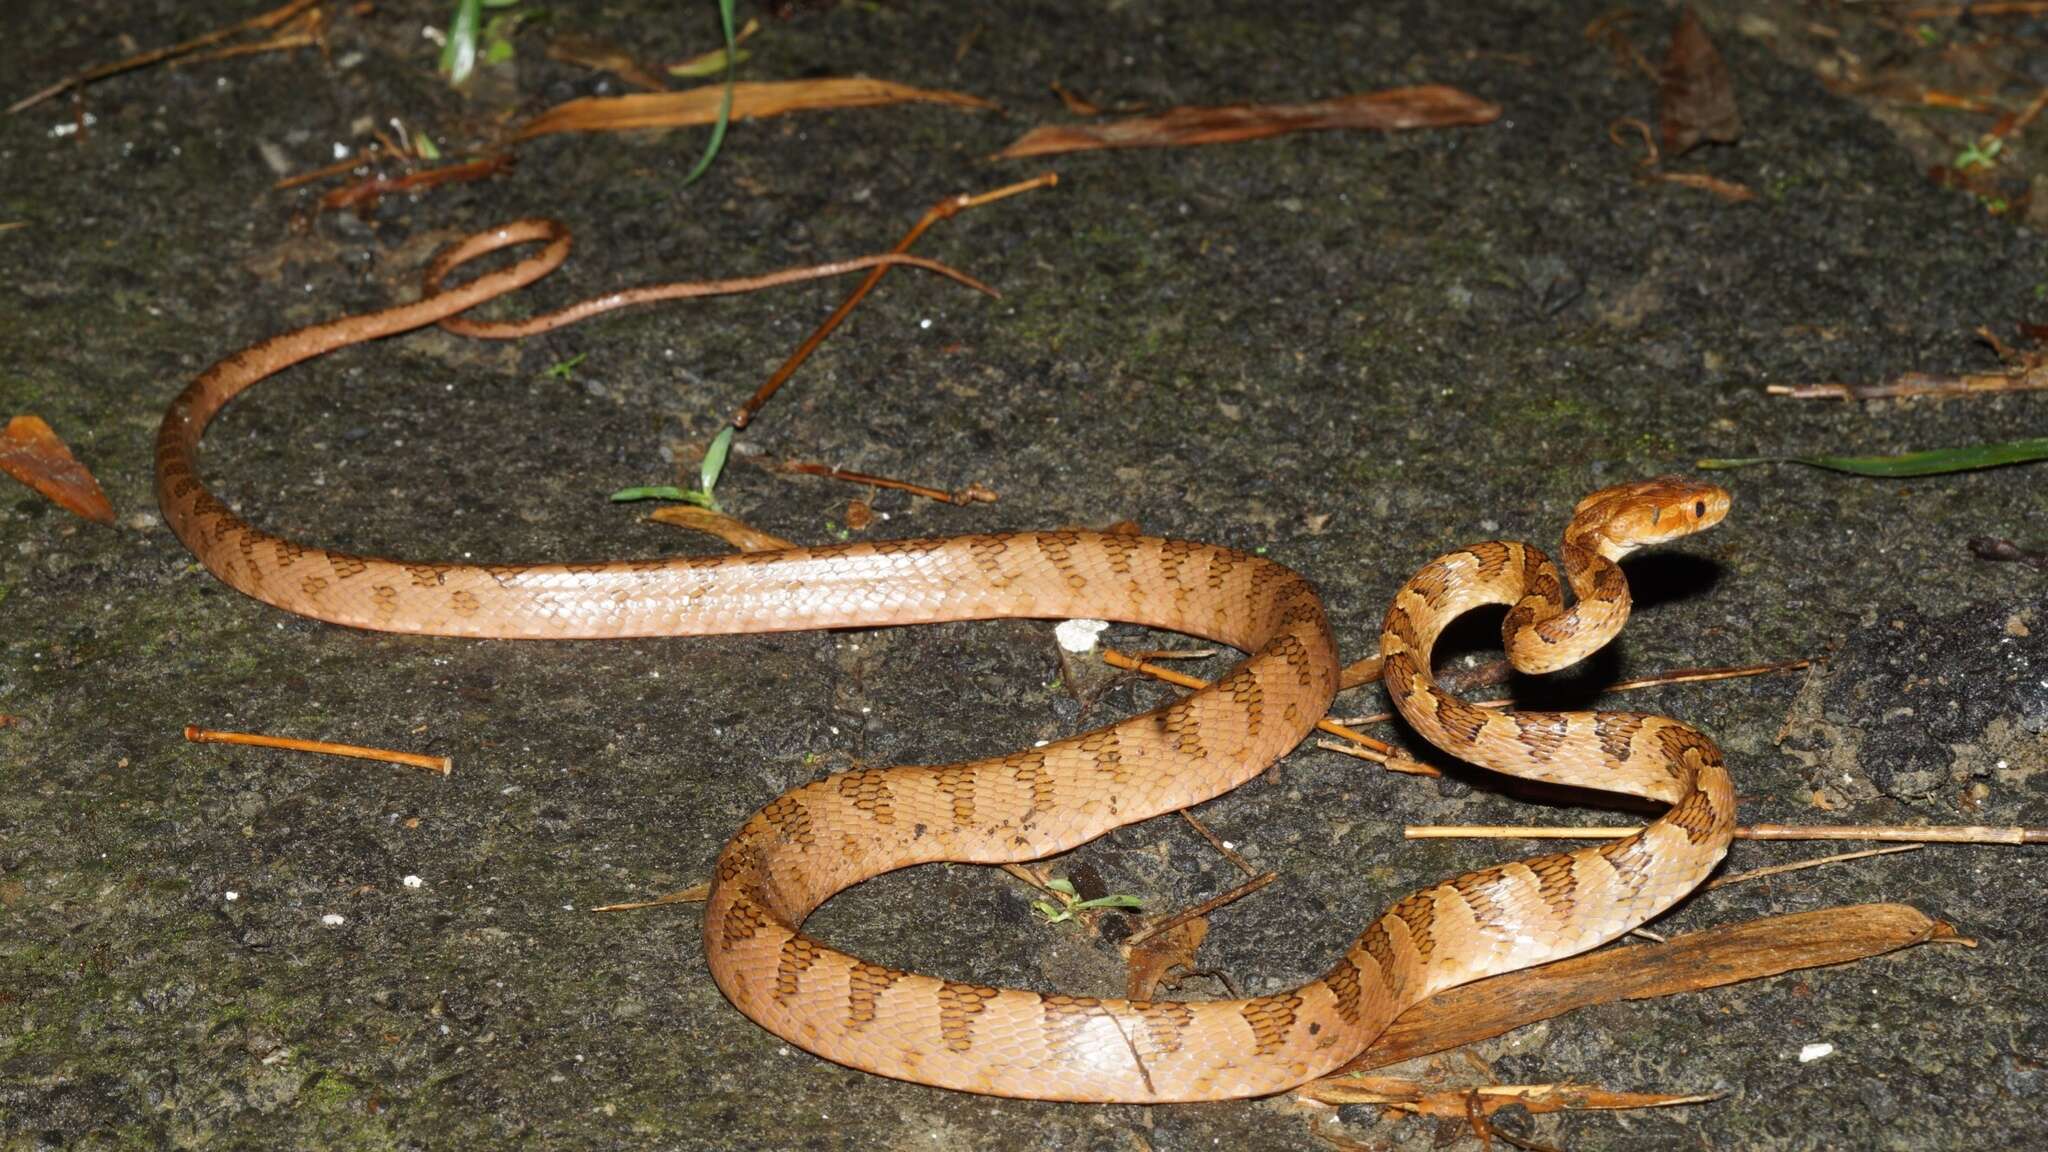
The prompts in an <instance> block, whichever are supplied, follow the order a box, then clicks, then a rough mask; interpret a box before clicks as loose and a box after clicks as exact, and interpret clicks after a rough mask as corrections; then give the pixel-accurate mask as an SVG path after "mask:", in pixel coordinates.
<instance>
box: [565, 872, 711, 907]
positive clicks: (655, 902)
mask: <svg viewBox="0 0 2048 1152" xmlns="http://www.w3.org/2000/svg"><path fill="white" fill-rule="evenodd" d="M709 899H711V881H709V880H705V881H703V882H701V883H697V884H692V885H690V886H689V887H688V888H685V889H683V890H681V891H679V892H670V893H669V894H668V895H666V896H656V897H655V898H654V899H652V900H629V901H627V902H626V903H624V904H600V905H598V906H597V907H595V908H592V909H591V911H592V912H631V911H634V910H636V909H640V908H659V907H661V906H662V905H664V904H702V903H703V902H704V901H706V900H709Z"/></svg>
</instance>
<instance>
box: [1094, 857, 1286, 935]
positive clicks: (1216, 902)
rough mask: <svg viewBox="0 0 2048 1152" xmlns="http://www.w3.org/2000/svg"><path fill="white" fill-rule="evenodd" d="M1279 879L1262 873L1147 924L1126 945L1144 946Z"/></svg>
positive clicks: (1278, 876)
mask: <svg viewBox="0 0 2048 1152" xmlns="http://www.w3.org/2000/svg"><path fill="white" fill-rule="evenodd" d="M1279 878H1280V874H1279V873H1278V872H1261V873H1259V874H1258V875H1257V876H1254V877H1252V878H1251V879H1249V880H1247V881H1245V882H1244V883H1242V884H1239V885H1238V886H1237V887H1235V888H1232V889H1231V890H1230V891H1228V892H1223V893H1219V894H1217V895H1215V896H1211V897H1209V898H1208V899H1207V900H1204V901H1202V902H1201V903H1200V904H1197V905H1195V906H1194V907H1192V908H1183V909H1181V910H1180V911H1178V912H1175V913H1174V914H1173V915H1171V916H1168V917H1167V918H1166V919H1164V920H1161V921H1158V922H1157V923H1153V924H1147V925H1146V926H1145V927H1143V928H1140V929H1138V930H1137V931H1136V932H1133V933H1131V935H1130V938H1129V939H1127V940H1125V941H1124V944H1125V945H1126V946H1127V947H1131V948H1136V947H1137V946H1138V945H1140V944H1143V943H1144V942H1145V941H1147V940H1150V939H1151V938H1153V937H1154V936H1157V935H1159V934H1160V933H1161V932H1166V931H1169V930H1171V929H1174V928H1178V927H1180V926H1181V925H1183V924H1185V923H1187V922H1188V921H1190V920H1196V919H1199V918H1201V917H1203V916H1207V915H1208V914H1209V913H1211V912H1214V911H1215V910H1217V909H1218V908H1221V907H1223V906H1224V905H1225V904H1229V903H1232V902H1234V901H1237V900H1242V899H1244V898H1245V897H1246V896H1249V895H1251V894H1252V893H1254V892H1257V891H1258V890H1259V889H1261V888H1264V887H1265V886H1266V885H1268V884H1271V883H1272V882H1273V881H1275V880H1278V879H1279Z"/></svg>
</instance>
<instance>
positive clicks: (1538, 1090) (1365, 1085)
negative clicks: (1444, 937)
mask: <svg viewBox="0 0 2048 1152" xmlns="http://www.w3.org/2000/svg"><path fill="white" fill-rule="evenodd" d="M1294 1094H1295V1096H1297V1097H1300V1098H1303V1099H1308V1100H1315V1101H1319V1102H1321V1103H1324V1104H1337V1105H1343V1104H1378V1105H1380V1106H1381V1107H1383V1108H1386V1109H1388V1110H1390V1111H1394V1112H1406V1113H1409V1114H1411V1115H1416V1116H1444V1117H1450V1118H1452V1119H1459V1120H1462V1119H1464V1118H1466V1117H1468V1116H1470V1115H1472V1114H1473V1113H1474V1112H1478V1113H1480V1114H1481V1115H1486V1116H1491V1115H1493V1114H1494V1113H1495V1112H1498V1111H1500V1110H1501V1109H1503V1108H1506V1107H1508V1106H1509V1105H1513V1104H1519V1105H1521V1106H1522V1107H1524V1108H1527V1109H1528V1110H1529V1111H1531V1112H1581V1111H1615V1110H1620V1109H1629V1108H1669V1107H1671V1106H1673V1105H1676V1104H1705V1103H1707V1102H1709V1101H1712V1100H1718V1099H1720V1096H1719V1094H1717V1093H1710V1094H1707V1095H1688V1096H1674V1095H1671V1094H1669V1093H1662V1092H1609V1091H1608V1090H1606V1089H1605V1088H1597V1087H1594V1086H1592V1085H1590V1084H1570V1083H1566V1084H1486V1085H1480V1086H1476V1087H1469V1088H1433V1087H1431V1086H1430V1085H1427V1084H1424V1083H1422V1082H1420V1081H1416V1080H1409V1079H1405V1078H1403V1077H1399V1076H1329V1077H1325V1078H1323V1079H1321V1080H1312V1081H1310V1082H1309V1083H1307V1084H1304V1085H1302V1086H1301V1087H1299V1088H1297V1089H1295V1090H1294Z"/></svg>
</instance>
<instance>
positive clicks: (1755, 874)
mask: <svg viewBox="0 0 2048 1152" xmlns="http://www.w3.org/2000/svg"><path fill="white" fill-rule="evenodd" d="M1925 847H1926V845H1925V844H1894V845H1892V846H1891V847H1889V848H1866V849H1864V850H1863V851H1861V852H1842V853H1838V854H1836V855H1834V856H1818V857H1815V858H1814V859H1812V860H1794V861H1793V862H1791V863H1790V864H1773V865H1771V866H1770V867H1769V868H1756V869H1752V870H1750V871H1748V872H1737V873H1735V874H1734V875H1733V876H1722V877H1719V878H1717V879H1714V880H1711V881H1709V882H1708V883H1707V891H1709V892H1711V891H1713V890H1714V889H1716V888H1726V887H1727V886H1728V885H1730V884H1741V883H1743V882H1744V881H1747V880H1761V879H1763V878H1764V877H1766V876H1782V875H1784V874H1785V873H1787V872H1802V871H1805V870H1806V869H1808V868H1819V867H1821V866H1822V865H1824V864H1840V863H1842V862H1843V861H1845V860H1861V859H1863V858H1864V857H1866V856H1890V855H1892V854H1893V853H1895V852H1918V851H1919V850H1920V849H1922V848H1925Z"/></svg>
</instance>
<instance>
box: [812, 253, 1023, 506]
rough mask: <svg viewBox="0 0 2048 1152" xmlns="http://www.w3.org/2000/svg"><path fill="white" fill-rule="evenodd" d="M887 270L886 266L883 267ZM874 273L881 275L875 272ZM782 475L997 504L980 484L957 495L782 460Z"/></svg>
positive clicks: (930, 497)
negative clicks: (798, 474) (792, 474)
mask: <svg viewBox="0 0 2048 1152" xmlns="http://www.w3.org/2000/svg"><path fill="white" fill-rule="evenodd" d="M885 267H886V265H885ZM877 271H880V269H879V268H878V269H877ZM777 467H779V468H780V469H781V470H782V471H784V472H801V473H803V474H804V475H806V476H823V477H825V478H826V479H827V480H844V481H846V482H847V483H849V484H866V485H868V486H869V487H871V488H894V489H896V490H897V491H899V492H908V493H910V494H911V495H913V496H922V497H924V498H925V499H927V500H937V501H940V502H942V503H946V504H976V503H980V504H993V503H995V502H996V500H997V496H996V494H995V492H994V491H992V490H991V489H989V488H986V487H984V486H982V485H980V484H969V485H968V486H967V487H965V488H962V489H960V490H959V491H958V492H947V491H945V490H944V489H941V488H927V487H925V486H924V485H922V484H912V483H911V482H910V481H908V480H891V479H889V478H888V477H887V476H870V475H869V474H867V473H866V472H854V471H851V470H849V469H845V468H834V467H832V466H831V465H829V464H811V463H807V462H805V461H802V460H785V461H783V462H782V463H781V464H780V465H778V466H777Z"/></svg>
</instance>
